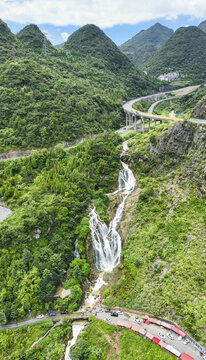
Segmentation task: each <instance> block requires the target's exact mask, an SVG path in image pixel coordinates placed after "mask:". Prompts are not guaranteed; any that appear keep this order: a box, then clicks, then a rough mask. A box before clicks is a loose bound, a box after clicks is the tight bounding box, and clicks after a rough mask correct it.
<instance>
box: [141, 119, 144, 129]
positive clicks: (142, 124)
mask: <svg viewBox="0 0 206 360" xmlns="http://www.w3.org/2000/svg"><path fill="white" fill-rule="evenodd" d="M141 128H142V131H143V132H144V130H145V127H144V118H143V117H141Z"/></svg>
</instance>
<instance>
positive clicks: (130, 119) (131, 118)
mask: <svg viewBox="0 0 206 360" xmlns="http://www.w3.org/2000/svg"><path fill="white" fill-rule="evenodd" d="M132 125H133V114H131V113H130V114H129V126H130V127H131V126H132Z"/></svg>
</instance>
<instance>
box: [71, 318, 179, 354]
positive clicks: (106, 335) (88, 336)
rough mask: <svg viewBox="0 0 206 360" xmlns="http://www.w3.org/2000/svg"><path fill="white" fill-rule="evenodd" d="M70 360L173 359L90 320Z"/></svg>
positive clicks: (144, 342) (129, 334) (138, 339)
mask: <svg viewBox="0 0 206 360" xmlns="http://www.w3.org/2000/svg"><path fill="white" fill-rule="evenodd" d="M71 359H72V360H80V359H81V360H86V359H94V360H97V359H99V360H107V359H109V360H117V359H119V360H151V359H152V360H172V359H173V356H171V355H169V354H167V353H166V352H165V351H163V350H162V349H161V348H159V347H158V346H156V345H155V344H152V343H151V341H149V340H146V339H143V338H142V337H141V336H139V335H136V334H134V333H132V332H130V331H128V330H123V329H121V328H119V327H115V326H111V325H108V324H105V323H103V322H101V321H98V320H96V319H94V318H90V322H89V325H88V326H87V327H86V329H85V330H84V331H83V333H82V334H81V335H80V337H79V339H78V341H77V343H76V345H75V346H74V347H73V348H72V351H71Z"/></svg>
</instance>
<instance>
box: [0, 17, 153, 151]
mask: <svg viewBox="0 0 206 360" xmlns="http://www.w3.org/2000/svg"><path fill="white" fill-rule="evenodd" d="M1 24H2V29H3V30H4V32H3V34H4V37H3V38H2V39H1V43H2V51H1V53H0V59H1V65H0V87H1V92H0V151H1V152H4V151H7V150H9V149H12V148H16V149H18V148H39V147H49V146H52V145H55V144H56V143H58V142H62V141H73V140H74V139H77V138H81V137H84V136H85V135H87V134H91V133H99V132H101V131H103V130H104V129H115V128H118V127H119V126H120V124H121V122H122V121H123V117H122V108H121V103H122V100H123V98H125V97H127V96H137V95H140V94H144V93H149V92H153V91H155V90H157V89H158V85H159V84H157V83H156V82H155V81H154V80H151V79H150V78H148V77H146V76H145V75H144V74H143V73H141V72H138V71H137V70H136V69H135V68H134V66H133V65H132V63H130V61H129V60H128V59H127V57H126V56H124V55H123V54H121V53H120V52H119V53H120V60H121V64H120V65H118V64H116V65H114V64H113V63H112V61H113V60H112V59H113V56H112V58H111V61H110V62H109V61H108V59H107V58H108V54H107V47H106V48H105V47H104V42H103V43H102V54H101V57H100V58H98V57H95V58H94V57H91V56H88V57H85V56H80V55H79V54H73V53H72V54H71V53H70V51H68V50H67V46H66V47H65V48H64V49H59V50H57V49H55V48H54V47H53V46H52V45H51V44H50V43H49V42H47V49H48V52H47V53H46V56H44V55H45V54H44V51H43V50H44V48H43V45H44V35H43V34H42V33H41V31H40V30H39V29H38V28H37V27H36V26H35V25H30V26H27V27H26V28H25V29H23V30H22V31H21V32H20V33H19V34H18V35H17V37H14V35H13V34H12V33H11V32H10V30H9V29H8V27H7V25H6V24H4V23H3V22H2V23H1ZM79 31H80V30H79ZM99 32H101V31H100V30H99ZM101 36H102V37H103V38H104V37H105V38H106V36H105V35H104V34H103V33H102V34H101ZM14 40H15V49H16V51H15V59H13V52H12V46H13V45H12V44H13V41H14ZM109 41H110V40H109V39H107V38H106V43H108V42H109ZM111 43H112V42H111ZM112 44H113V43H112ZM89 47H92V44H88V46H87V48H88V53H89ZM117 49H118V48H117ZM91 51H92V50H91ZM118 51H119V50H118ZM13 60H14V61H13ZM106 64H107V65H106ZM116 67H117V68H118V71H117V72H116V71H113V70H112V69H114V68H115V69H116ZM130 67H131V69H130Z"/></svg>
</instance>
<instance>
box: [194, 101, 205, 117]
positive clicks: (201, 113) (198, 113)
mask: <svg viewBox="0 0 206 360" xmlns="http://www.w3.org/2000/svg"><path fill="white" fill-rule="evenodd" d="M191 117H194V118H196V119H206V96H205V97H204V98H203V99H202V100H201V101H200V102H199V104H197V106H195V108H194V110H193V111H192V114H191Z"/></svg>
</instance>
